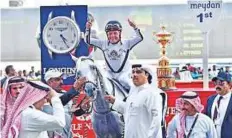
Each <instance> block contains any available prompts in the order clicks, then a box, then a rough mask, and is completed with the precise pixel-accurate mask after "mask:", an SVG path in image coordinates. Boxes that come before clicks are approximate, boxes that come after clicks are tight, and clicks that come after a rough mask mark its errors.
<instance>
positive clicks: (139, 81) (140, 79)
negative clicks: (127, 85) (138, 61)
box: [132, 68, 148, 86]
mask: <svg viewBox="0 0 232 138" xmlns="http://www.w3.org/2000/svg"><path fill="white" fill-rule="evenodd" d="M147 78H148V76H147V74H146V73H145V71H144V70H143V69H141V68H134V69H133V70H132V80H133V83H134V85H135V86H140V85H143V84H145V83H147Z"/></svg>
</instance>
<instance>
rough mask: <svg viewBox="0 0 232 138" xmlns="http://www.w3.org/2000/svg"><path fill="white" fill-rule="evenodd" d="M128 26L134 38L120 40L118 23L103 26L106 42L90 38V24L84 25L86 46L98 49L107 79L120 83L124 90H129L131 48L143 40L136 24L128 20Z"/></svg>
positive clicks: (130, 81) (120, 29)
mask: <svg viewBox="0 0 232 138" xmlns="http://www.w3.org/2000/svg"><path fill="white" fill-rule="evenodd" d="M128 23H129V25H130V26H131V27H132V28H133V29H134V31H135V36H134V37H132V38H130V39H126V40H122V39H121V32H122V25H121V24H120V22H118V21H115V20H112V21H109V22H108V23H107V24H106V26H105V32H106V35H107V38H108V40H100V39H94V38H92V37H90V36H91V34H90V33H91V27H92V23H91V22H87V23H86V32H85V33H86V34H85V41H86V43H87V44H88V45H91V46H94V47H97V48H99V49H100V50H101V51H102V52H103V55H104V58H105V62H106V65H107V66H106V69H107V74H108V77H110V78H113V79H115V80H117V81H118V82H120V83H121V84H122V85H123V86H124V87H125V88H126V89H130V86H131V85H132V80H131V75H130V74H131V65H130V63H129V61H128V57H129V53H130V50H132V48H133V47H134V46H135V45H137V44H138V43H139V42H141V41H142V40H143V36H142V34H141V32H140V30H139V29H138V28H137V26H136V24H135V23H133V22H132V21H130V20H129V19H128Z"/></svg>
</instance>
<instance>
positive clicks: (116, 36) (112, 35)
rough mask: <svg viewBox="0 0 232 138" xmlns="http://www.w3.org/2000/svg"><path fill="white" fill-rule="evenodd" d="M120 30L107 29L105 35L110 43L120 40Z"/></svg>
mask: <svg viewBox="0 0 232 138" xmlns="http://www.w3.org/2000/svg"><path fill="white" fill-rule="evenodd" d="M120 33H121V32H120V31H109V32H107V37H108V40H109V41H110V43H112V44H115V43H118V42H119V41H120Z"/></svg>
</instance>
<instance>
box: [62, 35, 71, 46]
mask: <svg viewBox="0 0 232 138" xmlns="http://www.w3.org/2000/svg"><path fill="white" fill-rule="evenodd" d="M60 37H61V39H62V40H63V42H64V44H65V45H66V46H67V47H68V48H69V45H68V44H67V41H68V40H67V39H66V38H65V37H64V36H63V35H62V34H60Z"/></svg>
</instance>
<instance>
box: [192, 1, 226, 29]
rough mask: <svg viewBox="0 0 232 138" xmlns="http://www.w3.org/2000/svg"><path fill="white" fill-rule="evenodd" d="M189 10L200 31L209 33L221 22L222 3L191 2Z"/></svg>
mask: <svg viewBox="0 0 232 138" xmlns="http://www.w3.org/2000/svg"><path fill="white" fill-rule="evenodd" d="M188 9H189V10H190V14H192V17H193V18H192V19H193V20H194V21H195V24H196V25H197V26H198V27H199V29H201V31H202V32H207V31H209V30H210V29H212V28H213V27H214V26H215V24H216V23H217V22H218V21H219V18H220V16H221V11H222V1H221V0H200V1H199V0H189V1H188Z"/></svg>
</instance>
